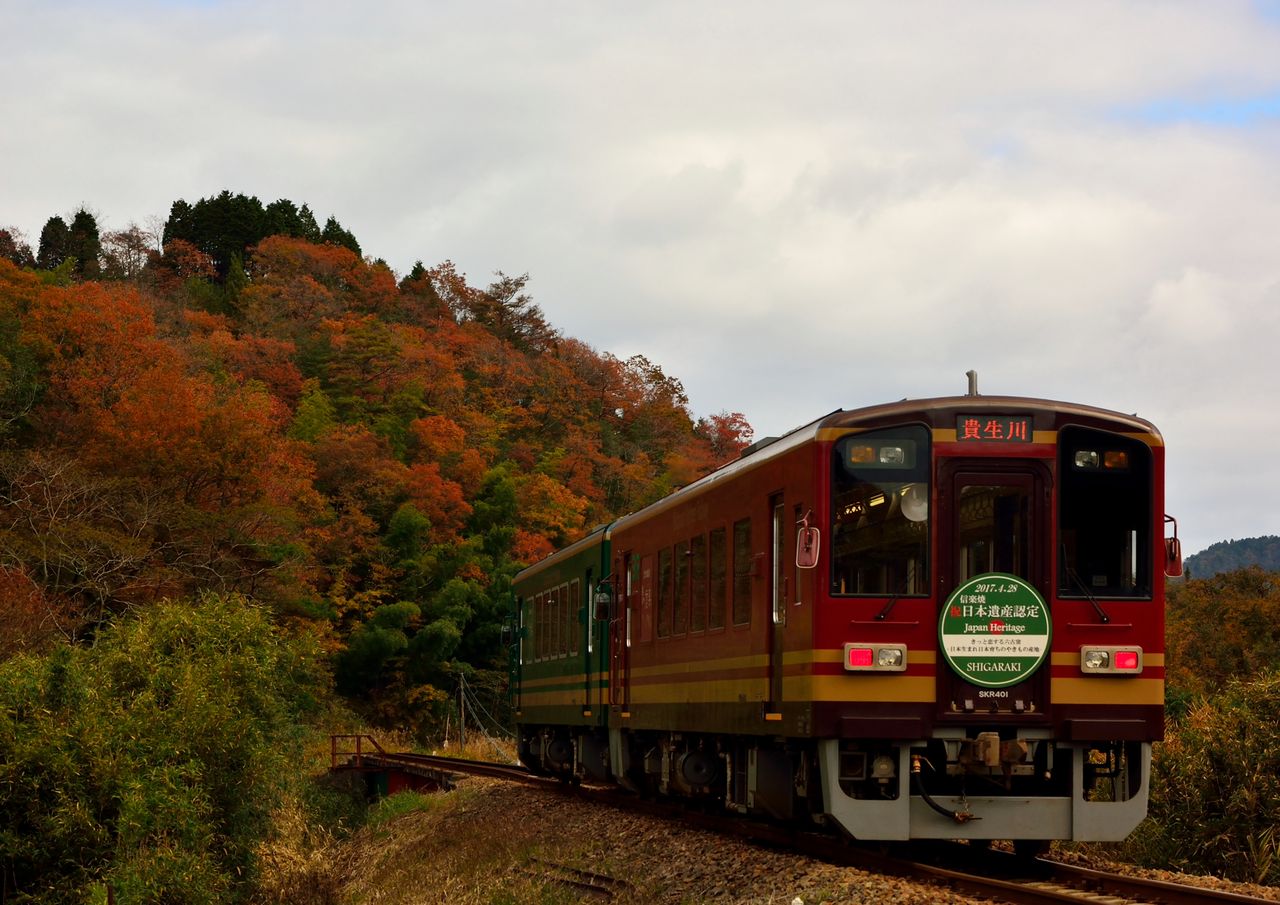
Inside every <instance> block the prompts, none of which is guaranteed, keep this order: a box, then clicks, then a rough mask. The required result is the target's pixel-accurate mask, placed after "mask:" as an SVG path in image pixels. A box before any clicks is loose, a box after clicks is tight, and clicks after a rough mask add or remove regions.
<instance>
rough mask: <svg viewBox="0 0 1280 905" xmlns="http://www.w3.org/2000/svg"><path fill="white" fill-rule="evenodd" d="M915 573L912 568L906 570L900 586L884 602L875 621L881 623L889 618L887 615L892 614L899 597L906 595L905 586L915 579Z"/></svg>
mask: <svg viewBox="0 0 1280 905" xmlns="http://www.w3.org/2000/svg"><path fill="white" fill-rule="evenodd" d="M915 573H916V570H915V569H914V568H909V569H907V574H906V575H905V576H903V578H902V582H901V584H899V585H898V590H896V591H894V592H893V594H892V596H890V597H889V599H888V600H886V601H885V603H884V606H883V607H882V608H881V610H880V612H878V613H876V619H877V620H879V621H881V622H883V621H884V620H885V619H888V618H889V614H890V613H891V612H893V607H894V604H896V603H897V602H898V598H899V597H901V596H902V595H903V594H905V593H906V591H907V586H908V585H910V584H911V579H912V578H914V577H915Z"/></svg>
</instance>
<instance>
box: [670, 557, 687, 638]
mask: <svg viewBox="0 0 1280 905" xmlns="http://www.w3.org/2000/svg"><path fill="white" fill-rule="evenodd" d="M675 558H676V593H675V607H674V609H673V616H672V625H671V634H673V635H683V634H684V633H685V631H686V630H687V628H688V626H687V624H686V620H687V619H688V618H689V545H688V544H677V545H676V549H675Z"/></svg>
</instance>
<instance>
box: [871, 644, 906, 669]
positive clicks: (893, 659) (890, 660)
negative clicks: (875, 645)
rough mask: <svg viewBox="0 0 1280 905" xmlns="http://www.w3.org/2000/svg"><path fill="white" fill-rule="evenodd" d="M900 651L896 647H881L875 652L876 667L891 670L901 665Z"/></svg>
mask: <svg viewBox="0 0 1280 905" xmlns="http://www.w3.org/2000/svg"><path fill="white" fill-rule="evenodd" d="M902 653H903V652H902V649H901V648H897V647H882V648H880V649H879V650H878V651H876V666H879V667H881V668H882V669H883V668H889V669H892V668H894V667H897V666H901V665H902V660H903V657H902Z"/></svg>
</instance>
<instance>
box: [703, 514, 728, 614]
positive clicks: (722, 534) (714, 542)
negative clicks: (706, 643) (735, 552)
mask: <svg viewBox="0 0 1280 905" xmlns="http://www.w3.org/2000/svg"><path fill="white" fill-rule="evenodd" d="M727 536H728V532H726V531H725V529H723V528H716V529H715V530H714V531H712V532H711V538H710V547H709V549H708V551H707V552H708V563H707V565H708V572H709V578H710V587H709V589H708V591H709V593H708V604H709V607H708V610H707V626H708V627H709V628H724V610H725V600H726V599H727V596H728V595H727V594H726V591H727V589H728V583H727V582H726V581H725V576H726V575H727V574H728V568H729V567H728V562H729V544H728V541H727V539H726V538H727Z"/></svg>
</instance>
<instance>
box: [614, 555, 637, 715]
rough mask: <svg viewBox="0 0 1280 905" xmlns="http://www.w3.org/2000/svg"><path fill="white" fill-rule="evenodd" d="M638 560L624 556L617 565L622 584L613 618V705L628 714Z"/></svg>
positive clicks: (619, 587) (616, 594) (620, 584)
mask: <svg viewBox="0 0 1280 905" xmlns="http://www.w3.org/2000/svg"><path fill="white" fill-rule="evenodd" d="M634 559H635V558H634V557H633V556H632V555H631V554H630V553H623V554H622V555H621V556H619V557H618V559H617V560H616V562H615V568H614V572H615V574H616V575H618V576H619V581H618V589H617V593H615V594H614V596H613V609H612V612H610V614H609V705H610V706H611V707H616V708H618V709H620V710H624V711H625V710H628V709H629V707H630V700H629V697H628V682H627V671H628V666H629V663H630V657H631V609H632V600H633V598H634V596H635V591H636V588H635V586H634V582H633V576H632V567H633V563H634Z"/></svg>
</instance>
